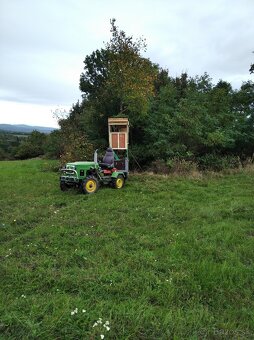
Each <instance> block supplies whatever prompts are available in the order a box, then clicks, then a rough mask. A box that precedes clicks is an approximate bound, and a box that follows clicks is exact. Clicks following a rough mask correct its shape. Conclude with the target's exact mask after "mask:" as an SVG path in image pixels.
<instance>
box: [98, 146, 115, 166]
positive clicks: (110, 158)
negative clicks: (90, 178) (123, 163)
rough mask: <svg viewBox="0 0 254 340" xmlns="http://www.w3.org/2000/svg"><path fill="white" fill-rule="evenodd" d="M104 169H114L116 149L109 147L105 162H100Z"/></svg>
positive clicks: (104, 158)
mask: <svg viewBox="0 0 254 340" xmlns="http://www.w3.org/2000/svg"><path fill="white" fill-rule="evenodd" d="M99 166H100V167H101V168H102V169H113V167H114V151H113V149H112V148H107V151H106V154H105V156H104V157H103V162H101V163H99Z"/></svg>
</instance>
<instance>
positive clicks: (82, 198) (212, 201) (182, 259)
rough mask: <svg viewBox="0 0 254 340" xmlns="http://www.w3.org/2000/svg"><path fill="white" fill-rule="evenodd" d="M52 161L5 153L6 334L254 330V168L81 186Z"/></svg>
mask: <svg viewBox="0 0 254 340" xmlns="http://www.w3.org/2000/svg"><path fill="white" fill-rule="evenodd" d="M46 163H47V162H46V161H41V160H31V161H14V162H0V174H1V176H0V182H1V183H0V184H1V205H0V217H1V220H0V241H1V246H0V257H1V264H0V266H1V267H0V283H1V284H0V294H1V296H0V304H1V306H0V339H35V338H36V339H101V338H103V335H104V339H204V338H207V339H229V338H230V339H231V338H235V339H238V338H243V339H253V338H254V296H253V292H254V282H253V281H254V266H253V258H254V173H253V172H252V173H251V172H249V173H247V172H244V171H243V172H239V173H235V174H231V175H224V176H222V175H220V176H208V175H207V176H204V177H203V178H201V179H187V178H176V177H163V176H152V175H133V176H130V179H129V181H128V183H127V184H126V186H125V188H124V189H123V190H119V191H117V190H113V189H111V188H102V189H101V190H99V191H98V192H97V193H96V194H95V195H81V194H77V193H75V192H73V191H68V192H61V191H60V190H59V182H58V174H57V173H54V172H51V171H47V168H48V166H47V165H46ZM48 163H49V162H48Z"/></svg>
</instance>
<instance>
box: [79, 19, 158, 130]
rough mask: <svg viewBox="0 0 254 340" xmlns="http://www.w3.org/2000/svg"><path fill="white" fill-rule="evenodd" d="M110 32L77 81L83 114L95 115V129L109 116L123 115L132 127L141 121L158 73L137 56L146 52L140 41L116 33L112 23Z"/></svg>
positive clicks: (102, 124) (121, 32)
mask: <svg viewBox="0 0 254 340" xmlns="http://www.w3.org/2000/svg"><path fill="white" fill-rule="evenodd" d="M110 31H111V34H112V37H111V39H110V41H109V42H108V43H107V44H106V45H105V47H104V48H103V49H101V50H96V51H95V52H93V53H92V54H91V55H90V56H87V57H86V58H85V60H84V64H85V66H84V71H85V72H83V73H82V74H81V77H80V90H81V91H82V93H83V98H84V100H86V101H87V103H86V111H85V112H84V114H88V115H89V114H91V113H92V114H93V115H97V117H98V119H95V120H96V122H97V123H99V126H107V118H108V117H109V116H112V115H123V114H125V115H127V116H128V117H130V119H131V120H132V122H133V123H134V122H135V123H136V122H138V121H140V119H141V120H142V117H143V116H144V115H145V114H146V113H147V111H148V107H149V100H150V98H151V97H152V96H153V94H154V82H155V79H156V76H157V73H158V67H157V66H156V65H154V64H152V63H151V61H150V60H149V59H147V58H143V57H142V56H141V52H142V51H145V49H146V44H145V41H144V39H138V40H136V41H134V40H133V37H131V36H130V37H129V36H127V35H126V33H125V32H124V31H122V30H119V29H118V27H117V26H116V25H115V19H112V20H111V30H110ZM90 118H91V117H90ZM90 120H91V119H90ZM99 129H100V127H99ZM105 132H106V130H105Z"/></svg>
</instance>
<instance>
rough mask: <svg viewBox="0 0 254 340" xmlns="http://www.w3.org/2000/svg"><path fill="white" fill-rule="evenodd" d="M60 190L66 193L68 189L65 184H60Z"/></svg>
mask: <svg viewBox="0 0 254 340" xmlns="http://www.w3.org/2000/svg"><path fill="white" fill-rule="evenodd" d="M60 189H61V190H62V191H66V190H68V189H69V187H68V186H67V184H66V183H65V182H62V181H61V182H60Z"/></svg>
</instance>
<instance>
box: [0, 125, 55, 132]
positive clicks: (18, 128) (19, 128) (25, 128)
mask: <svg viewBox="0 0 254 340" xmlns="http://www.w3.org/2000/svg"><path fill="white" fill-rule="evenodd" d="M0 130H2V131H8V132H22V133H30V132H32V131H34V130H37V131H39V132H43V133H50V132H51V131H53V130H57V128H53V127H45V126H31V125H23V124H17V125H12V124H0Z"/></svg>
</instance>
